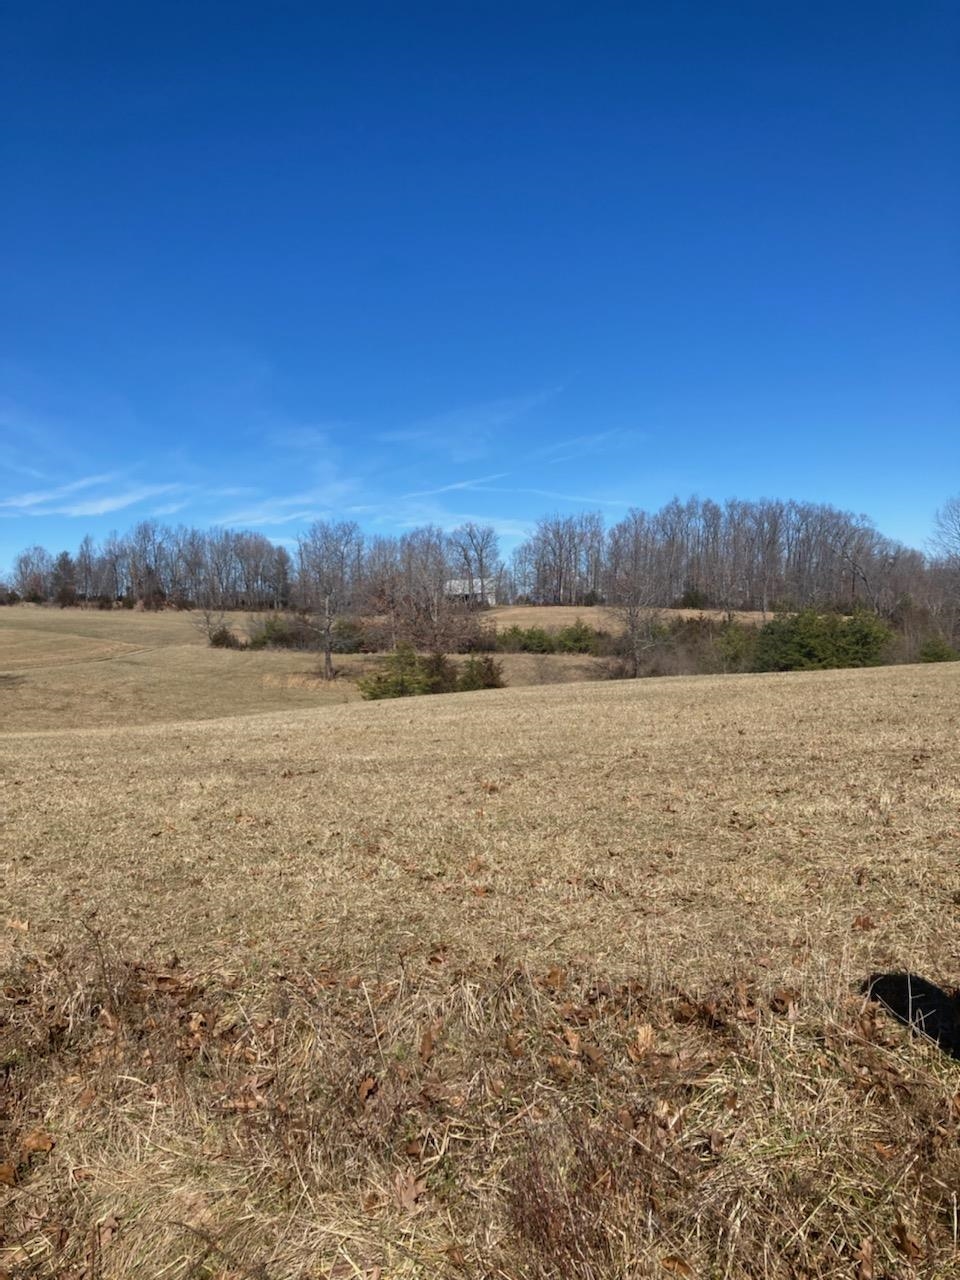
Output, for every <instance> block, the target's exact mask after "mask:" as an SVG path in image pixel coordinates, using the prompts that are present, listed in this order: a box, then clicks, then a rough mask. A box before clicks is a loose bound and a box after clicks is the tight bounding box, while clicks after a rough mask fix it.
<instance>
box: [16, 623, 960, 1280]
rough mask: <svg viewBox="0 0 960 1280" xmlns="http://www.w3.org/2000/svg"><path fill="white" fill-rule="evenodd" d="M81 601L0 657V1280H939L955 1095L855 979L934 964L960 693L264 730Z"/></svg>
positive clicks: (180, 654) (956, 1180)
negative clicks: (108, 683) (133, 680)
mask: <svg viewBox="0 0 960 1280" xmlns="http://www.w3.org/2000/svg"><path fill="white" fill-rule="evenodd" d="M6 613H7V614H10V615H12V616H14V617H17V618H18V619H19V618H28V617H29V611H27V610H24V611H22V612H21V611H17V610H10V611H6ZM52 616H55V615H52ZM83 616H84V617H85V618H89V619H90V621H89V624H86V623H85V625H89V628H90V629H89V630H88V631H78V630H77V628H76V627H75V628H74V630H73V631H69V629H67V628H66V624H65V623H60V624H58V625H62V626H64V628H65V630H64V653H65V654H66V653H69V655H70V656H69V658H64V659H63V661H62V662H61V664H60V665H59V666H56V667H54V666H51V664H50V662H48V661H47V659H48V658H52V657H53V650H52V649H50V648H49V647H48V648H47V649H41V648H38V650H37V652H38V654H39V655H40V659H41V661H40V662H38V663H37V664H34V665H32V666H31V665H30V664H29V662H28V656H29V652H30V644H31V643H32V642H31V641H29V639H28V637H27V635H26V633H27V632H28V631H29V626H28V624H27V623H21V622H20V621H18V622H17V623H16V625H15V627H14V630H16V629H17V628H19V627H21V626H22V627H23V628H24V631H23V633H22V635H21V639H20V641H19V643H18V642H17V640H16V638H14V639H12V640H11V635H10V631H9V630H6V631H5V632H4V635H3V640H4V643H5V644H6V646H7V647H6V651H5V652H6V655H7V658H9V657H10V656H11V655H13V657H14V658H17V655H19V665H15V663H14V662H8V661H7V658H4V659H2V660H0V672H4V673H6V674H7V675H8V676H10V677H13V681H12V682H10V681H8V682H4V681H2V680H0V710H2V711H3V722H2V723H3V727H2V729H0V753H2V757H3V758H2V763H0V812H2V818H3V826H2V828H0V842H2V850H0V968H2V975H0V1064H2V1067H3V1070H2V1072H0V1274H2V1273H3V1272H4V1271H5V1272H6V1273H8V1274H9V1275H10V1276H13V1277H17V1278H19V1277H21V1276H22V1277H28V1276H29V1277H39V1276H43V1277H51V1280H52V1278H53V1277H58V1278H59V1277H71V1278H75V1280H80V1277H86V1280H94V1278H95V1277H96V1278H103V1280H108V1278H110V1280H113V1278H117V1280H119V1278H120V1277H131V1276H150V1277H153V1276H163V1277H171V1278H176V1280H194V1278H197V1277H206V1278H209V1280H213V1278H216V1280H241V1278H245V1277H256V1278H257V1280H287V1278H288V1277H290V1278H293V1277H297V1278H302V1280H306V1278H307V1277H310V1278H311V1280H320V1278H321V1277H336V1278H337V1280H343V1278H346V1277H364V1278H365V1280H388V1278H389V1277H413V1276H417V1277H420V1276H423V1277H426V1276H431V1277H433V1276H441V1277H446V1276H449V1277H471V1278H475V1280H480V1278H481V1277H489V1278H490V1280H493V1278H494V1277H497V1278H499V1280H526V1278H528V1277H529V1278H531V1280H546V1277H567V1276H570V1277H579V1278H582V1280H595V1278H596V1280H599V1278H601V1277H647V1276H650V1277H670V1276H674V1277H675V1276H688V1277H689V1276H695V1277H703V1278H704V1280H706V1278H707V1277H720V1276H723V1277H748V1276H749V1277H760V1276H763V1277H784V1278H785V1280H786V1278H787V1277H795V1276H797V1277H811V1278H812V1277H827V1276H830V1277H833V1276H836V1277H841V1276H842V1277H850V1278H851V1280H880V1277H907V1276H924V1277H926V1276H930V1277H933V1276H942V1277H948V1276H954V1275H956V1273H957V1247H958V1201H957V1194H958V1189H960V1091H958V1084H960V1081H958V1074H957V1064H956V1063H954V1062H952V1061H951V1060H950V1059H948V1058H945V1057H944V1056H943V1055H941V1054H940V1053H939V1052H938V1051H936V1050H935V1049H932V1048H930V1047H928V1046H926V1045H924V1044H922V1043H920V1042H918V1041H916V1040H910V1038H909V1037H908V1036H907V1035H906V1034H905V1033H904V1032H903V1031H902V1030H901V1029H899V1028H897V1027H896V1026H895V1025H894V1024H892V1023H891V1022H890V1021H889V1020H888V1019H886V1018H885V1017H883V1016H882V1015H879V1014H878V1013H876V1012H875V1011H874V1010H872V1009H870V1008H867V1009H865V1008H864V1005H863V1001H862V1000H861V998H860V997H859V996H858V995H857V994H856V991H857V986H858V984H859V982H860V980H861V979H862V978H863V977H864V976H865V975H866V974H868V973H870V972H871V971H873V970H875V969H882V968H900V967H909V968H913V969H916V970H918V971H919V972H921V973H924V974H926V975H927V976H928V977H931V978H934V979H941V980H944V981H947V982H949V981H950V979H951V978H955V977H956V975H958V974H960V929H958V923H960V906H958V902H960V895H958V870H960V782H958V779H960V732H958V729H960V700H958V683H957V681H958V674H957V668H956V667H955V666H952V665H950V664H945V665H943V666H939V667H937V666H934V667H923V668H921V667H898V668H881V669H873V670H865V671H848V672H826V673H816V674H805V675H787V676H731V677H724V678H721V677H700V678H688V679H671V680H646V681H638V682H619V683H582V682H581V683H568V684H555V685H552V686H550V687H542V688H509V689H504V690H498V691H488V692H484V693H478V694H458V695H452V696H447V697H434V698H422V699H415V700H413V699H411V700H403V701H401V702H393V703H360V702H343V701H327V702H323V701H322V700H321V699H322V697H323V694H322V692H321V693H319V694H318V693H317V692H316V691H315V690H314V689H312V688H311V689H308V688H305V687H302V686H299V685H297V684H296V683H295V681H293V677H295V676H297V674H298V672H297V670H296V669H295V667H294V666H291V668H290V670H289V671H286V672H284V671H281V670H280V669H279V668H272V669H269V670H268V669H266V668H264V669H263V671H262V672H261V674H262V675H263V676H264V677H271V678H272V679H276V680H277V681H278V682H280V683H277V684H274V683H271V681H270V680H264V681H262V682H261V683H260V685H259V686H258V687H259V690H260V692H259V693H258V694H257V695H256V696H257V697H259V698H261V699H262V702H261V703H260V704H257V703H255V702H254V701H253V698H254V695H253V694H252V693H251V692H250V689H251V687H252V686H251V685H245V684H244V683H243V681H242V680H240V679H239V678H234V679H231V678H229V676H223V675H222V674H221V675H220V676H219V677H217V679H213V677H212V676H210V674H209V671H208V670H207V669H206V668H205V667H204V666H203V665H202V663H201V664H200V665H197V666H194V665H191V664H192V663H193V662H194V660H196V661H197V662H199V661H200V659H203V661H204V662H205V661H207V660H208V659H211V658H218V659H219V658H226V659H229V660H230V661H231V662H233V661H236V662H238V663H250V662H259V661H260V660H261V659H260V657H259V656H258V655H253V654H247V655H243V654H239V655H237V654H221V653H218V652H214V651H210V650H208V649H206V648H205V647H204V645H203V643H202V640H201V639H200V638H199V637H197V636H196V633H194V632H191V633H190V634H187V630H186V629H184V626H183V622H182V619H181V618H180V617H178V616H177V615H163V616H162V626H163V628H168V630H165V631H164V636H165V638H164V639H157V636H158V634H159V633H158V632H157V631H155V630H152V629H151V628H150V627H148V626H147V625H146V623H147V622H150V623H154V622H155V621H156V620H155V619H146V620H144V619H143V616H142V615H139V616H138V615H120V614H117V615H107V617H106V620H104V619H103V618H100V617H98V616H97V615H94V614H90V615H83ZM114 624H116V629H114ZM186 625H187V626H188V625H189V624H186ZM178 628H180V629H179V630H178ZM50 634H51V633H50V632H49V631H42V635H43V636H45V637H49V636H50ZM85 644H89V645H91V646H97V645H99V646H105V648H101V649H99V650H97V649H93V648H92V649H90V650H88V651H85V650H84V645H85ZM116 646H130V647H129V648H122V649H117V648H116ZM521 656H523V655H521ZM275 657H280V658H284V659H285V660H286V659H288V658H289V660H290V662H291V663H295V662H296V661H298V660H299V661H300V662H301V664H302V663H303V659H302V657H301V658H299V659H297V658H295V657H293V656H290V655H264V661H266V660H267V659H268V658H270V659H272V658H275ZM308 661H309V660H308ZM138 664H139V665H138ZM165 664H166V665H165ZM178 664H180V665H179V666H178ZM105 670H106V671H110V672H117V673H119V672H123V671H129V670H135V671H139V672H140V675H139V676H138V677H137V681H138V682H139V683H138V684H137V688H138V690H139V692H138V693H137V694H136V698H144V697H149V696H151V695H149V694H145V693H144V689H145V688H152V689H153V690H154V695H152V696H154V697H155V699H156V701H155V703H153V704H149V703H147V704H146V710H145V712H144V715H143V717H142V718H141V719H133V720H131V718H130V716H129V706H130V705H132V703H127V702H123V703H122V705H121V704H119V703H118V704H117V706H116V707H115V708H114V712H115V722H114V723H112V724H111V723H109V720H108V716H107V712H106V711H104V712H103V716H102V718H101V719H100V721H99V722H96V723H94V724H93V725H92V726H91V724H90V722H89V719H88V718H87V717H86V715H81V714H80V713H79V712H78V711H77V708H81V707H83V706H86V705H89V703H90V702H91V700H94V701H97V700H99V701H101V702H102V700H103V698H104V694H105V688H104V686H103V685H102V683H100V682H101V681H102V678H103V677H102V675H101V673H102V672H103V671H105ZM219 670H221V672H223V671H228V672H229V671H231V670H232V668H229V667H225V668H220V669H219ZM237 670H239V668H237ZM53 671H56V672H57V673H58V681H59V683H58V684H56V686H50V685H45V684H44V683H43V679H44V678H47V676H48V675H49V674H50V673H52V672H53ZM178 672H179V674H178V675H176V679H174V676H175V674H176V673H178ZM68 673H72V676H68ZM301 674H302V673H301ZM18 675H26V676H27V677H28V679H29V681H30V682H31V683H30V684H29V685H27V686H25V685H24V684H17V683H16V677H17V676H18ZM285 675H286V676H289V677H290V678H291V682H288V683H287V684H286V685H284V684H283V683H282V677H284V676H285ZM114 678H116V679H123V678H126V677H123V676H122V675H119V674H118V675H116V676H111V679H114ZM71 679H72V681H73V685H72V686H71V684H70V680H71ZM177 681H179V683H177ZM150 682H154V683H152V684H151V683H150ZM164 682H167V683H166V684H165V683H164ZM91 683H92V685H93V688H94V692H95V695H96V697H95V698H94V699H91V691H90V688H89V686H90V685H91ZM174 684H176V687H177V688H178V689H179V690H180V692H179V693H178V694H177V696H176V699H172V698H169V697H168V696H167V694H166V693H162V692H161V691H162V690H163V689H164V688H166V689H167V690H169V688H171V687H173V685H174ZM191 686H192V687H193V696H192V697H191V694H190V689H191ZM24 687H29V688H32V689H33V694H32V695H31V696H32V697H33V698H34V699H35V701H34V704H33V710H32V712H31V714H32V715H33V716H35V717H36V718H37V720H38V722H39V725H38V727H37V728H36V729H34V728H31V727H30V725H29V723H27V722H25V719H24V718H23V717H22V716H21V718H17V716H15V717H14V719H13V721H12V722H11V720H10V719H9V718H8V716H7V714H6V710H7V706H8V700H9V699H11V698H14V699H16V697H18V696H21V695H22V690H23V688H24ZM71 688H72V692H71ZM335 688H339V686H336V687H335ZM231 696H233V697H234V699H235V702H234V705H233V706H232V707H231V706H230V705H229V704H230V698H231ZM329 696H330V697H334V696H336V697H340V696H342V695H340V694H339V693H337V694H335V695H329ZM45 697H49V698H51V699H63V700H64V703H65V709H59V710H58V709H57V708H56V707H54V708H52V709H50V708H48V709H47V711H48V712H49V714H46V713H45V712H44V706H43V702H44V698H45ZM131 697H133V695H131ZM270 698H276V699H278V702H276V703H274V705H273V706H270V707H269V708H268V707H267V703H268V701H269V699H270ZM301 698H303V699H305V700H306V699H309V702H308V703H307V702H300V703H299V704H298V700H299V699H301ZM134 701H135V699H134ZM71 708H72V710H71ZM151 708H152V709H151ZM203 708H205V710H202V714H201V713H200V712H198V709H203ZM217 708H219V711H218V710H217ZM178 709H179V714H178ZM228 712H229V714H228ZM251 712H257V713H256V714H251ZM154 713H155V714H154ZM45 714H46V718H44V716H45ZM217 715H218V716H219V718H203V717H204V716H217ZM58 718H60V723H61V726H63V727H60V728H57V727H55V725H56V723H57V720H58ZM151 721H153V722H151Z"/></svg>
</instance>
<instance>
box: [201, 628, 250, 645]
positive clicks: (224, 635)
mask: <svg viewBox="0 0 960 1280" xmlns="http://www.w3.org/2000/svg"><path fill="white" fill-rule="evenodd" d="M210 643H211V645H212V646H213V648H214V649H246V648H252V646H248V645H245V644H244V643H243V641H242V640H241V639H240V637H239V636H235V635H234V634H233V632H232V631H231V630H230V628H229V627H228V626H219V627H217V628H216V630H214V631H211V632H210Z"/></svg>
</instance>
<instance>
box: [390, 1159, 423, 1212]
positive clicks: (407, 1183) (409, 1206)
mask: <svg viewBox="0 0 960 1280" xmlns="http://www.w3.org/2000/svg"><path fill="white" fill-rule="evenodd" d="M393 1187H394V1191H395V1192H396V1195H397V1203H398V1204H399V1205H400V1208H401V1209H405V1210H406V1212H407V1213H416V1212H417V1201H418V1200H419V1199H420V1197H421V1196H422V1195H423V1193H424V1192H425V1191H426V1189H427V1180H426V1178H418V1177H417V1176H416V1174H414V1173H413V1172H412V1170H411V1171H408V1172H406V1173H398V1174H397V1176H396V1178H394V1180H393Z"/></svg>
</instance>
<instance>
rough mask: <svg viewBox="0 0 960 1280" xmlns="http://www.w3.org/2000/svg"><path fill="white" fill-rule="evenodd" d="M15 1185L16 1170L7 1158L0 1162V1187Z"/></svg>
mask: <svg viewBox="0 0 960 1280" xmlns="http://www.w3.org/2000/svg"><path fill="white" fill-rule="evenodd" d="M16 1185H17V1170H16V1168H15V1166H14V1165H12V1164H11V1163H10V1161H9V1160H5V1161H4V1162H3V1164H0V1187H15V1186H16Z"/></svg>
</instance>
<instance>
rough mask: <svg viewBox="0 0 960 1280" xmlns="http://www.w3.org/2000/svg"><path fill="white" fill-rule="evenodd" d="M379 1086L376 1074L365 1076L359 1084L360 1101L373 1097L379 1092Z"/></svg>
mask: <svg viewBox="0 0 960 1280" xmlns="http://www.w3.org/2000/svg"><path fill="white" fill-rule="evenodd" d="M379 1087H380V1086H379V1084H378V1083H377V1080H376V1077H375V1076H364V1077H363V1079H362V1080H361V1081H360V1083H359V1084H358V1085H357V1094H358V1096H359V1098H360V1101H361V1102H366V1101H367V1100H368V1099H369V1098H372V1097H373V1095H374V1094H375V1093H376V1092H377V1089H379Z"/></svg>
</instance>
